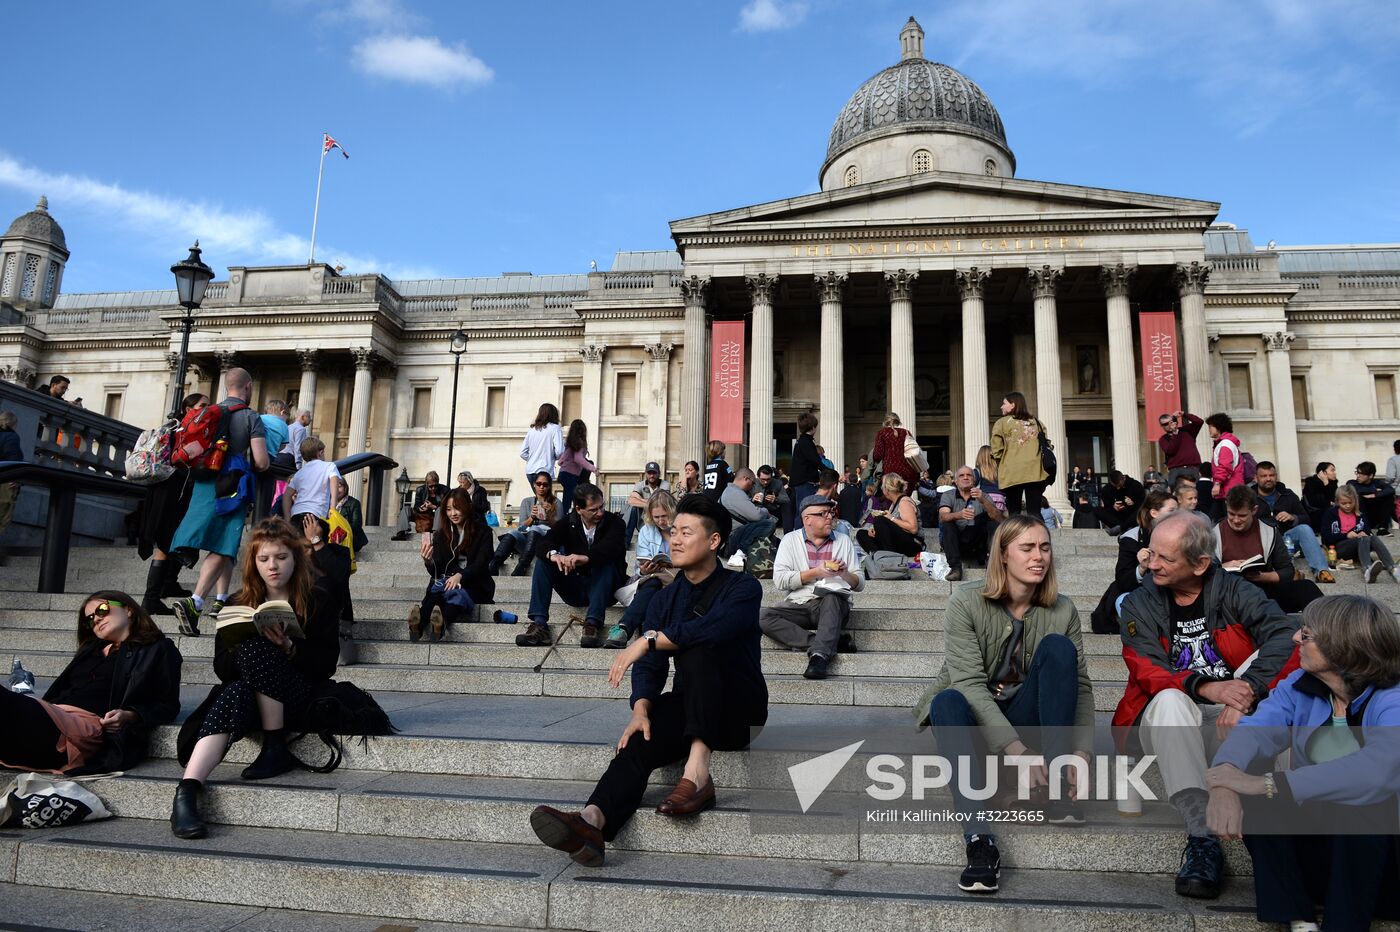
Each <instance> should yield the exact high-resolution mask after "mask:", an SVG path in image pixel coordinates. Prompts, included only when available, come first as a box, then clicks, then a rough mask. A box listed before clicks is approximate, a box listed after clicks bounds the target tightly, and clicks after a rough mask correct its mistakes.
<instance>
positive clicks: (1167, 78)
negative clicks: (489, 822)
mask: <svg viewBox="0 0 1400 932" xmlns="http://www.w3.org/2000/svg"><path fill="white" fill-rule="evenodd" d="M911 14H912V15H914V16H916V17H917V18H918V19H919V21H920V22H921V23H922V25H923V26H924V29H925V30H926V32H927V37H926V39H925V54H926V55H927V56H928V57H929V58H931V59H933V60H936V61H942V62H945V63H947V64H950V65H952V66H954V67H956V68H959V69H960V70H962V71H964V72H965V73H966V74H968V75H969V76H970V77H971V78H972V79H973V80H974V81H976V82H977V83H978V84H980V85H981V86H982V88H983V89H984V90H985V91H986V92H987V94H988V95H989V96H990V97H991V99H992V101H993V102H994V103H995V104H996V106H997V108H998V110H999V111H1000V113H1001V116H1002V120H1003V122H1004V123H1005V125H1006V128H1007V135H1008V138H1009V141H1010V143H1011V147H1012V149H1013V150H1014V151H1015V153H1016V157H1017V161H1018V176H1019V177H1022V178H1028V179H1036V180H1045V181H1058V182H1068V183H1074V184H1087V185H1095V186H1100V187H1107V188H1121V189H1125V190H1133V191H1147V192H1152V193H1156V194H1167V195H1178V196H1183V197H1198V198H1205V199H1209V200H1218V201H1220V202H1222V204H1223V206H1222V209H1221V219H1223V220H1228V221H1231V222H1234V223H1237V224H1239V225H1240V226H1245V227H1248V228H1249V229H1250V230H1251V232H1252V233H1253V235H1254V239H1255V242H1256V243H1259V244H1263V243H1264V242H1266V241H1268V240H1270V239H1274V240H1277V241H1278V242H1279V243H1280V244H1303V243H1320V242H1397V241H1400V172H1398V171H1397V169H1400V97H1398V96H1397V95H1396V93H1395V90H1396V88H1397V87H1400V17H1398V16H1396V15H1395V12H1394V7H1393V4H1392V3H1391V2H1390V0H1353V2H1348V3H1340V2H1331V0H1267V2H1266V0H1231V2H1228V3H1218V2H1207V0H1177V2H1174V3H1172V4H1153V3H1147V2H1131V3H1130V2H1112V0H1108V2H1104V0H1100V2H1089V0H1059V2H1055V3H1046V2H1044V0H1039V2H1035V3H1032V2H1029V0H1001V2H999V0H947V2H923V0H917V2H916V0H903V2H893V0H865V2H861V3H855V4H852V3H837V2H834V0H803V2H791V0H733V2H685V3H681V2H672V3H665V4H662V3H655V2H653V3H640V2H637V3H623V2H616V3H595V4H580V3H550V2H536V3H531V4H499V3H482V2H428V0H249V2H244V3H238V4H220V5H217V6H215V5H204V4H189V3H187V2H180V3H176V2H154V0H151V2H141V3H133V4H99V3H89V4H81V5H79V6H77V7H73V6H65V5H63V4H58V5H54V4H35V3H28V4H20V5H13V6H11V7H10V8H9V9H8V10H7V13H6V31H7V33H8V36H7V39H8V41H7V42H6V48H5V62H4V66H3V67H4V69H5V71H6V73H7V74H8V75H9V76H10V77H11V81H10V84H9V87H10V88H11V90H12V91H16V92H17V93H12V94H10V95H7V96H6V104H7V107H6V109H7V112H8V114H9V115H10V120H9V122H8V125H9V127H10V132H7V133H5V134H3V135H0V223H4V222H6V221H7V220H8V219H9V218H10V217H13V216H16V215H18V214H19V213H22V212H23V211H25V210H28V209H30V208H31V207H32V206H33V204H34V201H35V199H36V197H37V196H38V195H39V194H47V195H48V197H49V199H50V203H51V209H52V211H53V213H54V215H55V216H56V217H57V218H58V220H59V221H60V222H61V223H62V224H63V226H64V229H65V230H66V232H67V236H68V243H69V248H70V249H71V250H72V252H73V256H72V259H71V260H70V264H69V268H68V271H67V273H66V276H65V281H64V290H65V291H69V292H74V291H96V290H120V289H139V288H165V287H170V282H171V277H170V275H169V273H168V271H167V269H168V267H169V265H170V263H171V262H174V261H176V260H177V259H179V258H181V257H182V256H183V255H184V248H185V247H186V246H188V245H189V242H190V241H191V240H193V239H194V238H195V237H199V238H200V239H201V240H202V241H203V245H204V246H205V258H206V259H207V260H208V261H209V262H210V263H211V264H212V265H214V266H215V268H216V270H217V271H218V272H219V274H220V277H222V276H223V274H224V269H225V268H226V267H228V266H230V265H256V264H289V263H300V262H304V261H305V259H306V240H307V238H308V237H309V234H310V228H311V210H312V198H313V195H314V187H315V180H316V162H317V156H318V153H319V148H318V147H319V143H320V134H321V133H322V132H323V131H325V132H329V133H331V134H332V135H334V136H336V137H337V138H338V139H339V140H340V141H341V142H342V143H343V144H344V146H345V148H346V149H348V150H349V152H350V155H351V158H350V159H349V160H348V161H346V160H343V159H341V158H340V157H339V156H338V155H335V154H332V157H331V158H328V159H327V163H326V180H325V188H324V192H323V195H322V209H321V226H320V232H319V235H318V245H317V257H318V258H319V259H323V260H325V261H328V262H331V263H333V264H334V263H337V262H339V263H343V264H345V265H346V266H347V267H348V269H349V270H350V271H356V272H365V271H380V272H383V273H384V274H386V275H389V276H390V277H394V278H404V277H423V276H451V277H457V276H468V275H496V274H499V273H501V272H505V271H533V272H536V273H548V272H581V271H586V270H587V268H588V263H589V260H591V259H592V260H597V262H598V264H599V266H600V267H602V268H607V267H608V265H609V264H610V262H611V259H612V254H613V252H614V251H615V250H617V249H655V248H669V247H670V246H671V242H670V238H669V236H668V233H667V226H666V224H667V221H669V220H672V219H676V218H679V217H686V216H691V215H695V214H700V213H706V212H709V211H714V210H723V209H727V208H731V207H737V206H741V205H745V204H750V203H757V202H761V201H766V200H773V199H778V198H782V197H788V196H793V195H798V194H804V193H808V192H810V191H814V190H816V187H817V171H818V169H819V168H820V166H821V162H822V158H823V155H824V153H825V149H826V140H827V135H828V133H829V132H830V129H831V122H832V120H833V119H834V118H835V116H836V114H837V112H838V111H839V109H840V108H841V105H842V104H843V103H844V102H845V100H846V99H847V98H848V97H849V96H850V94H851V93H852V92H853V91H854V90H855V89H856V87H858V86H859V85H860V83H861V82H862V81H864V80H865V79H866V78H867V77H869V76H870V75H872V74H874V73H875V72H876V71H878V70H880V69H881V68H884V67H886V66H887V65H890V64H893V63H894V62H895V61H896V60H897V59H898V48H899V46H898V39H897V36H898V32H899V29H900V27H901V26H902V25H903V23H904V21H905V19H906V18H907V17H908V16H910V15H911ZM26 81H30V82H33V83H30V84H26V83H25V82H26ZM21 115H22V116H21ZM21 130H22V131H21Z"/></svg>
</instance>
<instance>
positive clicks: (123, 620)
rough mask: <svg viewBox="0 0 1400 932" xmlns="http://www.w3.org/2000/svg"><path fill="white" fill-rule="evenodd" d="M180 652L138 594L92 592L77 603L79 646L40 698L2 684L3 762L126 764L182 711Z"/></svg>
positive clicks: (54, 769)
mask: <svg viewBox="0 0 1400 932" xmlns="http://www.w3.org/2000/svg"><path fill="white" fill-rule="evenodd" d="M180 664H181V657H180V652H179V651H178V650H176V649H175V643H174V642H173V641H171V640H170V639H169V638H167V637H166V636H165V635H164V634H162V633H161V630H160V629H159V628H157V627H156V626H155V622H153V621H151V616H150V615H148V614H147V613H146V611H145V609H143V608H142V607H141V605H140V603H138V602H137V601H136V600H135V599H133V598H132V597H131V596H129V595H127V594H126V593H124V592H117V591H115V590H111V591H103V592H95V593H93V594H92V595H90V596H88V598H87V599H86V600H85V601H84V602H83V604H82V607H81V608H79V609H78V651H77V653H76V654H75V655H74V656H73V659H72V661H70V662H69V664H68V666H67V667H66V668H64V670H63V672H62V673H60V674H59V675H58V679H56V680H54V681H53V685H52V686H50V687H49V689H48V692H46V693H45V694H44V698H43V699H39V698H37V697H35V696H31V695H24V694H23V693H20V692H12V691H10V690H7V689H0V721H3V722H4V723H5V724H4V726H3V727H0V762H3V763H0V766H5V767H15V768H19V769H23V770H40V771H44V772H46V773H74V772H83V773H103V772H106V771H112V770H126V769H128V768H130V767H134V766H135V765H136V764H138V763H140V762H141V761H142V760H144V759H145V757H146V752H147V741H148V739H149V738H150V734H151V730H152V729H153V728H155V727H156V726H158V725H164V724H167V723H168V722H173V721H175V716H176V715H178V714H179V712H180Z"/></svg>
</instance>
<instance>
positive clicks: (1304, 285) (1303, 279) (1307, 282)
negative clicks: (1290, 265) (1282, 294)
mask: <svg viewBox="0 0 1400 932" xmlns="http://www.w3.org/2000/svg"><path fill="white" fill-rule="evenodd" d="M1281 278H1282V279H1283V280H1284V281H1286V282H1291V283H1292V284H1294V285H1297V286H1298V289H1299V290H1300V291H1318V290H1320V289H1321V288H1322V282H1321V281H1320V280H1319V279H1318V277H1317V276H1316V275H1307V274H1296V273H1295V274H1291V275H1287V274H1286V275H1283V276H1281Z"/></svg>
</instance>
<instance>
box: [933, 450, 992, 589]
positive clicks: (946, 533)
mask: <svg viewBox="0 0 1400 932" xmlns="http://www.w3.org/2000/svg"><path fill="white" fill-rule="evenodd" d="M1005 517H1006V513H1005V512H1003V511H1002V510H1001V509H1000V508H998V507H997V506H996V504H995V503H994V502H993V501H992V500H991V499H990V498H988V497H987V496H986V495H985V494H984V493H983V492H982V489H981V487H980V486H979V485H978V484H977V474H976V473H975V472H973V470H972V467H971V466H959V467H958V471H957V473H956V475H954V477H953V488H951V489H949V490H948V491H946V492H944V493H943V497H942V498H941V499H939V500H938V540H939V542H940V544H941V546H942V547H943V555H944V556H945V557H947V559H948V566H949V567H951V569H950V571H949V573H948V581H949V582H957V581H958V580H960V579H962V578H963V559H964V558H968V559H972V560H986V559H987V553H988V552H989V548H990V545H991V540H992V533H993V532H994V531H995V530H996V527H997V525H998V524H1000V523H1001V521H1002V519H1003V518H1005Z"/></svg>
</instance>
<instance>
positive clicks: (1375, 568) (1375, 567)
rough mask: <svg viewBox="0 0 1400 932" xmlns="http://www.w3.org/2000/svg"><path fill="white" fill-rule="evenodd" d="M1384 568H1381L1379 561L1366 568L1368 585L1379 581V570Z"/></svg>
mask: <svg viewBox="0 0 1400 932" xmlns="http://www.w3.org/2000/svg"><path fill="white" fill-rule="evenodd" d="M1384 568H1385V567H1383V566H1381V561H1379V560H1377V561H1376V562H1374V563H1372V564H1371V565H1370V566H1368V567H1366V582H1367V583H1368V584H1369V583H1373V582H1375V581H1376V580H1377V579H1380V578H1381V570H1382V569H1384Z"/></svg>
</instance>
